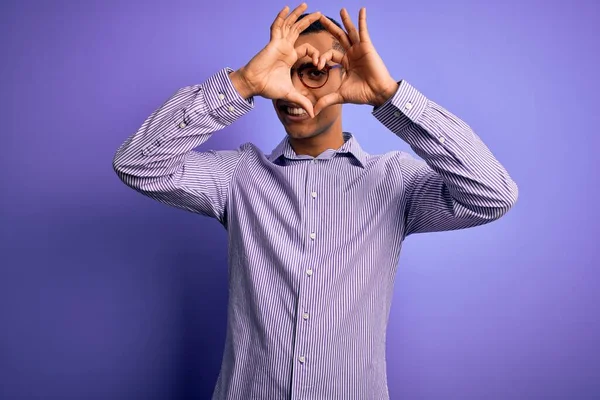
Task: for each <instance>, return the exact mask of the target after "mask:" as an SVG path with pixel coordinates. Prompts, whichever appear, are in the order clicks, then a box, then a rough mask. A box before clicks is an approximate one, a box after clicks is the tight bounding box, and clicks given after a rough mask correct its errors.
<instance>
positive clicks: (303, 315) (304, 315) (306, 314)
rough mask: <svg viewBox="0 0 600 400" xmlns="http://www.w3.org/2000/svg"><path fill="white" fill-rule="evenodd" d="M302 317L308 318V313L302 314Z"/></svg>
mask: <svg viewBox="0 0 600 400" xmlns="http://www.w3.org/2000/svg"><path fill="white" fill-rule="evenodd" d="M302 319H304V320H305V321H306V320H307V319H308V313H304V314H302Z"/></svg>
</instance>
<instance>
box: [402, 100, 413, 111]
mask: <svg viewBox="0 0 600 400" xmlns="http://www.w3.org/2000/svg"><path fill="white" fill-rule="evenodd" d="M412 106H413V105H412V103H411V102H410V101H409V102H408V103H406V104H405V105H404V108H406V109H407V110H410V109H411V108H412Z"/></svg>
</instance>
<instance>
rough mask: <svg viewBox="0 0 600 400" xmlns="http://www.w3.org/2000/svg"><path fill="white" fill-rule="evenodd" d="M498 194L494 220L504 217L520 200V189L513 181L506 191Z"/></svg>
mask: <svg viewBox="0 0 600 400" xmlns="http://www.w3.org/2000/svg"><path fill="white" fill-rule="evenodd" d="M498 194H499V196H498V198H497V206H496V207H495V212H494V215H493V217H492V220H496V219H498V218H500V217H503V216H504V215H506V214H507V213H508V212H509V211H510V210H511V209H512V208H513V207H514V206H515V204H517V200H518V199H519V187H518V186H517V184H516V183H515V182H514V181H513V180H510V181H509V183H508V185H507V186H506V187H505V188H504V190H502V191H501V192H499V193H498Z"/></svg>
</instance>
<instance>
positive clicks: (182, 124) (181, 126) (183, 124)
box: [179, 122, 187, 128]
mask: <svg viewBox="0 0 600 400" xmlns="http://www.w3.org/2000/svg"><path fill="white" fill-rule="evenodd" d="M186 126H187V124H186V123H185V122H182V123H180V124H179V127H180V128H185V127H186Z"/></svg>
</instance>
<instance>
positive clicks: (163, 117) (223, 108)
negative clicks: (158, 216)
mask: <svg viewBox="0 0 600 400" xmlns="http://www.w3.org/2000/svg"><path fill="white" fill-rule="evenodd" d="M229 72H230V71H229V70H225V69H224V70H221V71H219V72H218V73H217V74H215V75H213V76H212V77H210V78H209V79H207V80H206V81H205V82H204V83H202V84H199V85H194V86H187V87H184V88H181V89H179V90H178V91H177V92H176V93H175V94H174V95H173V96H171V97H170V98H169V99H168V100H167V101H166V102H165V103H164V104H163V105H162V106H161V107H160V108H158V109H157V110H155V111H154V112H153V113H152V114H151V115H150V116H149V117H148V118H147V119H146V120H145V121H144V123H143V124H142V126H141V127H140V128H139V129H138V130H137V132H135V133H134V134H133V135H132V136H130V137H129V138H128V139H127V140H126V141H125V143H123V144H122V145H121V146H120V147H119V149H118V150H117V152H116V154H115V156H114V159H113V167H114V169H115V171H116V172H117V174H118V175H119V176H120V177H121V178H122V179H124V178H125V176H127V178H128V181H127V183H128V184H131V183H132V182H133V181H134V180H135V178H157V177H161V176H169V175H172V174H173V173H174V172H175V171H176V170H177V169H179V168H180V167H181V165H182V163H183V160H184V159H185V157H186V154H187V153H188V152H189V151H191V150H192V149H194V148H196V147H198V146H199V145H201V144H202V143H204V142H206V141H207V140H208V139H209V138H210V136H211V135H212V133H213V132H216V131H218V130H221V129H223V128H225V127H226V126H228V125H230V124H231V123H233V122H234V121H235V120H237V119H238V118H239V117H241V116H242V115H244V114H245V113H247V112H248V111H249V110H250V109H252V108H253V105H254V103H253V100H252V99H249V100H244V99H243V98H242V97H241V96H240V94H239V93H238V92H237V91H236V88H235V87H234V86H233V85H232V82H231V80H230V79H229V77H228V73H229Z"/></svg>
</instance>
